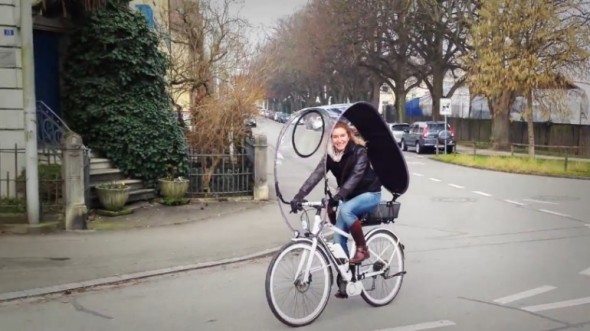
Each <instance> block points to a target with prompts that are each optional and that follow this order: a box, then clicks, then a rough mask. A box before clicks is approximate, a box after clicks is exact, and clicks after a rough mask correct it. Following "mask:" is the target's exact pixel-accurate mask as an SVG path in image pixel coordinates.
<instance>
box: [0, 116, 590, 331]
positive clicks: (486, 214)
mask: <svg viewBox="0 0 590 331" xmlns="http://www.w3.org/2000/svg"><path fill="white" fill-rule="evenodd" d="M280 127H281V124H278V123H274V122H271V121H269V120H264V119H261V120H259V128H258V130H261V131H264V132H266V133H267V134H268V136H269V143H270V144H271V145H275V141H276V135H277V134H278V132H279V130H280ZM273 135H274V137H273ZM271 149H272V148H271ZM269 154H271V155H272V151H271V150H269ZM405 155H406V160H407V162H408V166H409V169H410V173H411V181H410V188H409V190H408V192H407V193H406V194H405V195H404V196H402V197H401V198H400V200H399V201H401V202H402V207H401V211H400V215H399V220H398V221H397V222H396V223H395V224H394V225H388V227H390V228H391V229H392V230H393V231H394V232H395V233H396V234H397V235H398V236H399V237H400V239H401V240H402V241H403V243H404V244H405V245H406V270H407V271H408V273H407V275H406V277H405V279H404V283H403V286H402V289H401V292H400V294H399V295H398V296H397V297H396V299H395V300H394V301H393V302H392V303H391V304H389V305H388V306H385V307H381V308H373V307H371V306H369V305H367V304H366V303H365V302H364V301H363V300H362V299H361V298H360V297H354V298H351V299H347V300H341V299H337V298H334V297H333V296H332V297H331V298H330V301H329V303H328V305H327V307H326V309H325V310H324V312H323V314H322V315H321V316H320V317H319V318H318V319H317V320H316V321H315V322H314V323H313V324H311V325H310V326H307V327H304V328H302V329H303V330H338V331H343V330H355V331H356V330H358V331H373V330H381V331H414V330H443V331H446V330H449V331H450V330H465V331H473V330H478V331H483V330H514V331H520V330H526V331H530V330H590V181H585V180H572V179H561V178H547V177H539V176H527V175H514V174H507V173H499V172H491V171H482V170H476V169H470V168H464V167H459V166H453V165H447V164H443V163H438V162H436V161H433V160H430V159H428V156H422V155H416V154H414V153H413V152H408V153H405ZM269 173H270V174H272V173H271V172H270V166H269ZM269 261H270V258H263V259H259V260H255V261H249V262H245V263H240V264H234V265H229V266H224V267H217V268H212V269H206V270H199V271H193V272H186V273H179V274H175V275H169V276H163V277H158V278H152V279H147V280H143V281H138V282H135V283H132V284H125V285H122V286H117V287H110V288H102V289H97V290H93V291H89V292H86V293H77V294H72V295H69V296H60V297H52V298H46V299H43V300H35V301H22V302H17V303H9V304H4V305H2V306H0V329H1V330H19V331H20V330H31V331H34V330H47V331H49V330H60V331H69V330H95V331H99V330H109V331H111V330H129V331H134V330H163V329H167V330H241V331H246V330H287V329H290V328H289V327H287V326H284V325H283V324H281V323H280V322H279V321H278V320H277V319H275V317H274V316H273V315H272V313H271V311H270V309H269V307H268V305H267V303H266V298H265V292H264V278H265V273H266V268H267V266H268V264H269ZM334 290H335V289H333V293H334Z"/></svg>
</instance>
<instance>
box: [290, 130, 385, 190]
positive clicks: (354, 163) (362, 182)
mask: <svg viewBox="0 0 590 331" xmlns="http://www.w3.org/2000/svg"><path fill="white" fill-rule="evenodd" d="M326 163H327V164H326ZM324 169H325V170H327V171H331V172H332V174H333V175H334V177H336V181H337V184H338V187H339V190H338V193H337V194H338V195H340V196H341V197H342V198H343V199H344V200H350V199H352V198H354V197H356V196H357V195H360V194H362V193H366V192H381V181H379V178H378V177H377V175H376V174H375V172H374V171H373V168H371V163H370V162H369V157H368V156H367V149H366V148H365V147H364V146H361V145H357V144H355V143H354V142H353V141H350V142H349V143H348V145H346V148H345V149H344V154H343V155H342V159H340V162H335V161H334V160H332V158H331V157H330V156H328V157H327V158H325V159H323V160H322V162H320V164H318V166H317V167H316V169H315V170H314V171H313V173H312V174H311V175H310V176H309V178H308V179H307V180H306V181H305V183H304V184H303V186H301V189H299V193H297V195H296V196H295V198H296V199H302V198H303V197H305V196H306V195H308V194H309V192H311V190H313V188H314V187H315V186H316V185H317V184H318V183H319V182H320V180H322V178H324Z"/></svg>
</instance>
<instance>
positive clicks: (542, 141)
mask: <svg viewBox="0 0 590 331" xmlns="http://www.w3.org/2000/svg"><path fill="white" fill-rule="evenodd" d="M448 121H449V123H450V124H451V126H452V127H453V128H454V129H455V139H456V140H459V141H479V142H485V141H490V138H491V136H492V121H491V120H476V119H468V118H455V117H450V118H449V119H448ZM534 126H535V127H534V130H535V142H536V144H538V145H544V146H562V147H565V148H567V149H569V151H570V152H571V153H572V154H573V155H578V156H590V125H576V124H556V123H540V122H535V124H534ZM510 142H511V143H513V144H526V143H527V142H528V131H527V123H526V122H518V121H512V122H510Z"/></svg>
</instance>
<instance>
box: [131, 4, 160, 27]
mask: <svg viewBox="0 0 590 331" xmlns="http://www.w3.org/2000/svg"><path fill="white" fill-rule="evenodd" d="M135 9H137V10H138V11H139V12H141V13H142V14H143V16H144V17H145V20H146V21H147V24H148V26H149V27H150V29H155V28H156V21H155V20H154V11H153V9H152V7H150V6H149V5H144V4H137V5H135Z"/></svg>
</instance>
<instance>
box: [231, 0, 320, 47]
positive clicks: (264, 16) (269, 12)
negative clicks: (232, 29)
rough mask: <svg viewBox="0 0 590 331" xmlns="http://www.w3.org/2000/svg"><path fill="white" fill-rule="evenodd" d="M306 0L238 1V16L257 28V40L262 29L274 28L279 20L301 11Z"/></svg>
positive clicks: (261, 33)
mask: <svg viewBox="0 0 590 331" xmlns="http://www.w3.org/2000/svg"><path fill="white" fill-rule="evenodd" d="M307 1H308V0H239V2H240V4H239V5H240V6H241V9H240V14H241V16H242V17H243V18H245V19H247V20H248V21H249V22H250V23H251V24H252V25H253V26H255V27H257V28H258V29H257V31H258V32H257V34H258V35H259V37H258V38H261V37H262V36H263V31H264V29H270V28H271V27H273V26H275V25H276V23H277V22H278V20H279V19H280V18H283V17H285V16H289V15H291V14H293V13H295V12H296V11H297V10H299V9H301V8H302V7H303V6H305V4H306V3H307Z"/></svg>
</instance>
